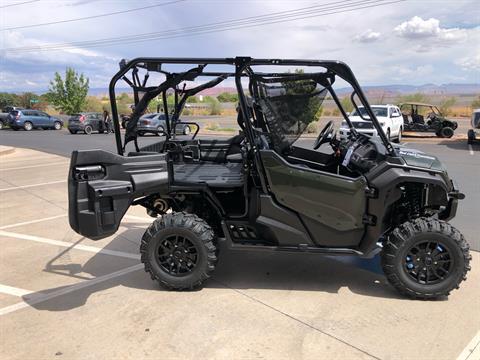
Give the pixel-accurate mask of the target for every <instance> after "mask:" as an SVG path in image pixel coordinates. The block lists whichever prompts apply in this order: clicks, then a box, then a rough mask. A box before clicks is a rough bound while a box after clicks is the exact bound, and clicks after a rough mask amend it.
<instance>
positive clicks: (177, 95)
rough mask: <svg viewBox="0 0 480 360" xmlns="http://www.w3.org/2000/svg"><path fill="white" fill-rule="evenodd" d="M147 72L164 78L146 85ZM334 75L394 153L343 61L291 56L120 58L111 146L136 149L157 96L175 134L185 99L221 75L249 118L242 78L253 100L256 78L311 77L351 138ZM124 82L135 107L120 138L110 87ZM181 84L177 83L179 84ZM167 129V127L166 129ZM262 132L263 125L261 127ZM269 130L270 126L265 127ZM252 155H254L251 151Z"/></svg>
mask: <svg viewBox="0 0 480 360" xmlns="http://www.w3.org/2000/svg"><path fill="white" fill-rule="evenodd" d="M164 65H194V67H192V68H190V69H188V70H186V71H181V72H173V71H165V70H163V69H162V67H163V66H164ZM209 65H227V66H232V67H233V70H234V71H231V72H228V71H225V72H214V71H207V70H206V68H207V67H208V66H209ZM254 66H269V67H270V66H286V67H290V68H291V67H295V66H301V67H321V68H323V69H325V71H324V72H312V73H291V72H289V71H283V72H268V73H266V72H255V71H254V70H253V67H254ZM141 69H143V70H145V71H146V74H144V76H143V79H141V78H140V75H139V71H140V70H141ZM150 72H156V73H160V74H163V75H164V77H165V80H164V81H163V82H161V83H160V84H159V85H154V86H147V82H148V79H149V77H150ZM129 76H130V77H129ZM336 76H339V77H340V78H341V79H343V80H344V81H346V82H347V83H348V84H349V85H350V86H352V88H353V92H352V93H351V96H350V98H351V101H352V103H353V105H354V107H355V108H356V109H357V110H358V107H359V106H358V105H357V104H356V102H355V99H354V97H355V96H357V97H358V99H359V100H360V103H361V105H362V106H363V107H364V108H365V110H366V113H367V115H368V118H366V120H370V121H372V122H373V125H374V127H375V128H376V130H377V132H378V135H379V136H380V138H381V141H382V142H383V144H384V145H385V147H386V149H387V151H388V152H389V153H390V155H394V154H395V152H394V149H393V147H392V145H391V144H390V143H389V141H388V139H387V137H386V135H385V133H384V132H383V130H382V127H381V125H380V124H379V122H378V120H377V118H376V116H375V114H374V113H373V111H372V109H371V107H370V105H369V103H368V101H367V99H366V96H365V95H364V93H363V91H362V89H361V88H360V85H359V84H358V82H357V80H356V78H355V76H354V74H353V72H352V71H351V69H350V68H349V67H348V66H347V65H346V64H345V63H343V62H339V61H326V60H295V59H254V58H250V57H235V58H136V59H133V60H131V61H128V62H127V61H126V60H122V61H121V62H120V70H119V71H118V72H117V73H116V74H115V75H114V76H113V78H112V80H111V81H110V85H109V95H110V103H111V109H112V118H113V123H114V128H115V137H116V146H117V152H118V154H119V155H124V153H125V147H126V145H127V144H128V143H129V142H131V141H133V142H134V145H135V148H136V150H137V151H140V150H139V147H138V144H137V132H136V128H137V123H138V120H139V119H140V117H141V116H142V115H143V113H144V112H145V110H146V109H147V107H148V104H149V102H150V101H152V100H153V99H154V98H156V97H158V96H161V97H162V103H163V111H164V113H165V117H166V127H167V129H166V137H167V140H169V139H170V138H175V131H174V129H175V127H176V124H177V122H178V120H179V117H180V114H181V112H182V110H183V108H184V106H185V104H186V101H187V99H188V97H190V96H194V95H195V94H197V93H199V92H201V91H202V90H205V89H208V88H211V87H214V86H216V85H218V84H220V83H221V82H222V81H224V80H225V79H227V78H234V79H235V85H236V89H237V93H238V97H239V111H240V114H241V115H242V119H255V118H256V117H257V116H258V114H255V113H254V109H253V108H252V106H250V104H249V101H248V99H247V97H246V95H245V93H244V88H243V84H242V78H248V79H249V91H250V94H251V96H253V98H254V99H255V100H258V97H259V86H258V84H259V82H262V83H263V84H268V83H273V82H281V81H288V80H312V81H314V82H316V83H317V84H319V85H321V86H322V87H324V88H325V89H326V90H327V91H328V92H329V93H330V95H331V97H332V99H333V100H334V102H335V103H336V105H337V106H338V108H339V110H340V112H341V114H342V116H343V117H344V119H345V121H346V122H347V124H348V126H349V127H350V131H351V133H352V134H353V136H356V130H355V128H354V127H353V125H352V123H351V122H350V120H349V117H348V115H347V112H346V111H345V109H344V108H343V107H342V104H341V102H340V100H339V98H338V96H337V94H336V93H335V91H334V90H333V88H332V85H333V83H334V81H335V77H336ZM202 77H213V78H214V79H213V80H210V81H207V82H205V83H203V84H201V85H197V86H194V87H192V88H188V89H186V86H185V83H184V82H185V81H194V80H196V79H197V78H202ZM120 80H123V81H125V82H126V83H127V84H128V85H129V86H130V87H131V88H132V89H133V94H134V101H135V108H134V111H133V113H132V116H131V119H130V121H129V122H128V125H127V127H126V132H125V137H124V140H123V141H122V138H121V133H120V121H119V114H118V109H117V104H116V96H115V86H116V84H117V82H118V81H120ZM182 83H184V84H183V87H182V86H181V84H182ZM172 93H173V96H174V102H173V106H171V109H169V105H168V101H167V97H168V95H169V94H172ZM240 125H241V127H242V129H243V131H244V133H245V136H246V138H247V140H248V142H249V143H250V144H252V146H255V144H256V141H255V139H256V137H257V136H258V131H256V129H255V128H254V125H253V124H252V122H251V121H245V120H244V121H243V122H242V124H240ZM172 130H173V131H172ZM266 130H268V129H266ZM270 131H271V130H270ZM197 133H198V127H197V131H196V133H195V134H194V137H195V136H196V135H197ZM257 156H258V155H257Z"/></svg>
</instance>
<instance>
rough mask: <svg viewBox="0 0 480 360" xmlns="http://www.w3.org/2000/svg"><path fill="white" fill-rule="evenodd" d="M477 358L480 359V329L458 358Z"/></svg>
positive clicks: (459, 359)
mask: <svg viewBox="0 0 480 360" xmlns="http://www.w3.org/2000/svg"><path fill="white" fill-rule="evenodd" d="M467 359H468V360H477V359H480V331H479V332H477V334H476V335H475V336H474V337H473V339H472V340H470V342H469V343H468V345H467V346H466V347H465V349H463V351H462V353H461V354H460V355H458V357H457V360H467Z"/></svg>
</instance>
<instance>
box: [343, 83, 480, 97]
mask: <svg viewBox="0 0 480 360" xmlns="http://www.w3.org/2000/svg"><path fill="white" fill-rule="evenodd" d="M362 89H363V90H364V91H365V92H367V93H369V94H370V95H372V94H384V95H405V94H414V93H417V92H418V93H423V94H428V95H465V94H468V95H471V94H480V84H442V85H435V84H424V85H378V86H363V87H362ZM350 91H351V89H350V88H342V89H339V90H338V93H340V94H343V93H347V92H350Z"/></svg>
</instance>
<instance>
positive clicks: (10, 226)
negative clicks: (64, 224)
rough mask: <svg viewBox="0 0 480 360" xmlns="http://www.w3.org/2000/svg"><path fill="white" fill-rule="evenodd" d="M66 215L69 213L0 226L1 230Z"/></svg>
mask: <svg viewBox="0 0 480 360" xmlns="http://www.w3.org/2000/svg"><path fill="white" fill-rule="evenodd" d="M65 216H67V214H63V215H57V216H50V217H47V218H43V219H36V220H31V221H25V222H21V223H16V224H9V225H4V226H0V230H5V229H10V228H14V227H17V226H23V225H30V224H35V223H39V222H42V221H48V220H54V219H58V218H61V217H65Z"/></svg>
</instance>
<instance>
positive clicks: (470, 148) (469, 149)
mask: <svg viewBox="0 0 480 360" xmlns="http://www.w3.org/2000/svg"><path fill="white" fill-rule="evenodd" d="M468 152H469V153H470V155H472V156H473V155H474V154H475V153H474V152H473V146H472V144H468Z"/></svg>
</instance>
